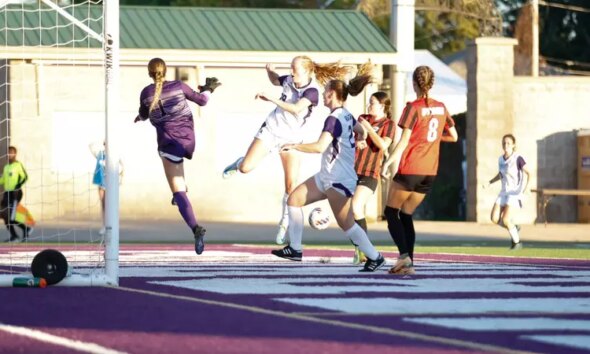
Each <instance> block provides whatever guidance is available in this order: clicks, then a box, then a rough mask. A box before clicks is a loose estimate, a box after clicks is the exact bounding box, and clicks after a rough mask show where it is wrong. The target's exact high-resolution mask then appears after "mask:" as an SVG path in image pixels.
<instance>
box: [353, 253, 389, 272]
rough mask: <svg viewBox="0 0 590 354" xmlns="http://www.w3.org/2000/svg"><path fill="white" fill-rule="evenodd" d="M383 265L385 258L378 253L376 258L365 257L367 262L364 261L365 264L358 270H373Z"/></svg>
mask: <svg viewBox="0 0 590 354" xmlns="http://www.w3.org/2000/svg"><path fill="white" fill-rule="evenodd" d="M384 265H385V258H383V256H382V255H381V253H379V257H377V259H375V260H372V259H368V258H367V262H365V266H364V267H363V269H361V270H359V272H374V271H376V270H377V269H379V268H381V267H383V266H384Z"/></svg>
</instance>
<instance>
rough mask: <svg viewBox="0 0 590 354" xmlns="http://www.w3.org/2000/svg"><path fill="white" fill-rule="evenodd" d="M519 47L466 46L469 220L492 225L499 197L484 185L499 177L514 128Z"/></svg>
mask: <svg viewBox="0 0 590 354" xmlns="http://www.w3.org/2000/svg"><path fill="white" fill-rule="evenodd" d="M516 44H517V41H516V40H515V39H512V38H495V37H493V38H492V37H484V38H477V39H475V40H474V41H471V42H470V43H468V45H467V220H471V221H477V222H490V220H489V215H490V210H491V207H492V205H493V203H494V201H495V198H496V196H497V195H496V193H495V192H493V191H489V190H485V191H484V190H483V189H482V187H481V185H482V183H486V182H487V181H489V180H490V179H491V178H492V177H494V176H495V175H496V174H497V173H498V157H499V156H500V154H501V153H502V146H501V138H502V136H503V135H504V134H507V133H510V132H512V130H513V126H514V110H513V77H514V46H515V45H516ZM494 191H495V189H494Z"/></svg>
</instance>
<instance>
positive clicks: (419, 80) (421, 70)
mask: <svg viewBox="0 0 590 354" xmlns="http://www.w3.org/2000/svg"><path fill="white" fill-rule="evenodd" d="M412 79H413V80H414V83H415V84H416V86H418V88H419V89H420V93H421V94H422V96H423V97H424V98H425V100H426V106H427V107H428V91H430V89H431V88H432V86H433V85H434V71H432V69H431V68H430V67H429V66H426V65H422V66H419V67H417V68H416V70H414V74H413V75H412Z"/></svg>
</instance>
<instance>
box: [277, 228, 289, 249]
mask: <svg viewBox="0 0 590 354" xmlns="http://www.w3.org/2000/svg"><path fill="white" fill-rule="evenodd" d="M275 241H276V243H277V245H284V244H285V242H287V227H285V226H284V225H283V224H281V225H279V230H278V231H277V237H276V239H275Z"/></svg>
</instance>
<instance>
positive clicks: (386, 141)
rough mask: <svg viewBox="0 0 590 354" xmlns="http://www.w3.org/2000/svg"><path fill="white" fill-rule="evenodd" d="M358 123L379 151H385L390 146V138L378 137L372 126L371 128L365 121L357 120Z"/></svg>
mask: <svg viewBox="0 0 590 354" xmlns="http://www.w3.org/2000/svg"><path fill="white" fill-rule="evenodd" d="M359 123H360V125H362V126H363V128H365V130H366V131H367V134H368V135H369V138H370V139H371V141H372V142H373V143H374V144H375V146H377V148H378V149H379V150H384V151H385V150H387V149H388V148H389V145H391V138H387V137H386V138H382V137H381V136H379V134H377V133H376V132H375V130H374V129H373V126H371V123H369V122H368V121H367V120H365V119H359Z"/></svg>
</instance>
